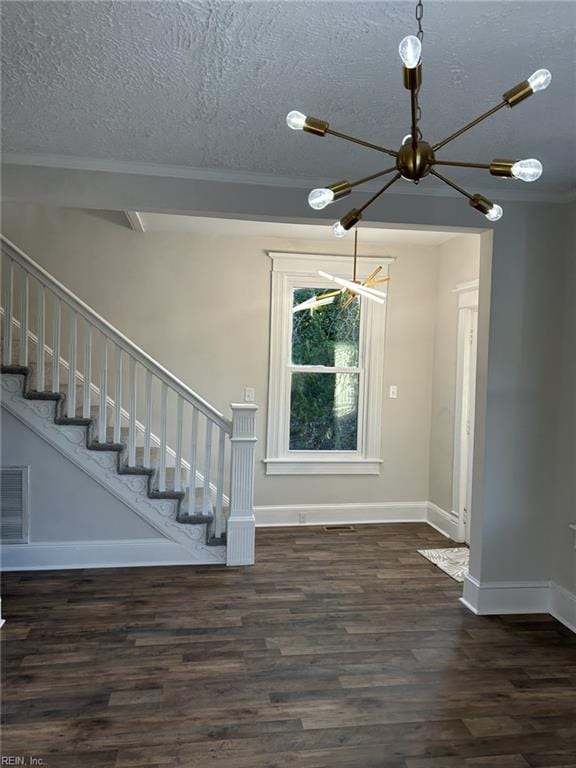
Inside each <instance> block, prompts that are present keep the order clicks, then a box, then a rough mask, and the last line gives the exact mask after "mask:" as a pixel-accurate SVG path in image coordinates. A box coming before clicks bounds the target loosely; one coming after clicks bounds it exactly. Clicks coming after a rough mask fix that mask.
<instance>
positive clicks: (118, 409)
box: [114, 347, 122, 443]
mask: <svg viewBox="0 0 576 768" xmlns="http://www.w3.org/2000/svg"><path fill="white" fill-rule="evenodd" d="M114 373H115V377H116V383H115V387H114V442H115V443H119V442H120V436H121V431H120V427H121V425H122V350H121V349H120V347H116V361H115V366H114Z"/></svg>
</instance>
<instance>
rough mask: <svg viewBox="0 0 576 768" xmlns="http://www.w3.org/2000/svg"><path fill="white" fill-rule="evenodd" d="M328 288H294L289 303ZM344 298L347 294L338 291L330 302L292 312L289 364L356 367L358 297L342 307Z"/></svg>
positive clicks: (304, 299) (307, 297) (358, 323)
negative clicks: (290, 360)
mask: <svg viewBox="0 0 576 768" xmlns="http://www.w3.org/2000/svg"><path fill="white" fill-rule="evenodd" d="M328 290H329V289H327V288H296V289H295V290H294V292H293V304H292V306H293V307H295V306H297V305H298V304H301V303H302V302H303V301H306V299H309V298H311V297H312V296H320V295H321V294H323V293H327V292H328ZM347 298H348V294H338V296H336V298H335V299H334V301H333V302H332V304H326V305H325V306H322V307H319V308H318V309H314V310H310V309H304V310H300V311H299V312H294V313H293V314H292V364H293V365H327V366H330V367H332V366H337V367H349V368H356V367H358V363H359V360H358V349H359V338H360V300H359V299H355V300H354V301H352V302H351V303H350V304H349V305H348V306H347V307H346V308H344V304H345V303H346V301H347Z"/></svg>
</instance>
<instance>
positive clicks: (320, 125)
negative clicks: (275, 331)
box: [286, 0, 552, 237]
mask: <svg viewBox="0 0 576 768" xmlns="http://www.w3.org/2000/svg"><path fill="white" fill-rule="evenodd" d="M422 16H423V4H422V0H419V2H418V3H417V4H416V22H417V34H416V35H409V36H408V37H405V38H404V39H403V40H402V41H401V43H400V45H399V47H398V52H399V54H400V58H401V59H402V63H403V76H404V86H405V88H406V89H407V90H409V91H410V102H411V113H412V121H411V130H410V133H409V134H408V135H407V136H405V137H404V139H403V141H402V146H401V147H400V149H398V150H397V151H394V150H392V149H387V148H386V147H382V146H380V145H378V144H373V143H371V142H369V141H364V140H363V139H357V138H355V137H354V136H348V135H347V134H345V133H341V132H340V131H335V130H333V129H332V128H330V125H329V123H327V122H326V121H325V120H320V119H319V118H317V117H307V116H306V115H303V114H302V113H301V112H297V111H292V112H290V113H289V114H288V116H287V118H286V122H287V124H288V127H289V128H292V129H293V130H299V131H306V132H307V133H312V134H314V135H315V136H326V135H327V134H328V135H330V136H335V137H336V138H339V139H344V140H345V141H350V142H352V143H354V144H359V145H360V146H362V147H368V149H373V150H375V151H376V152H380V153H381V154H384V155H388V156H389V157H392V158H394V165H391V166H390V167H388V168H385V169H384V170H382V171H377V172H376V173H373V174H370V175H369V176H365V177H364V178H361V179H357V180H356V181H348V180H346V179H344V180H342V181H337V182H336V183H334V184H330V185H329V186H327V187H322V188H319V189H313V190H312V191H311V192H310V194H309V196H308V203H309V205H310V207H311V208H314V209H315V210H322V209H323V208H325V207H326V206H327V205H329V204H330V203H332V202H334V201H336V200H339V199H340V198H342V197H345V196H346V195H348V194H350V192H351V190H352V189H353V188H354V187H357V186H360V185H361V184H364V183H366V182H368V181H373V180H374V179H379V178H381V177H382V176H387V175H388V174H393V175H392V177H391V178H390V179H389V180H388V181H387V182H386V183H385V184H384V186H383V187H381V188H380V189H379V190H378V191H377V192H375V194H373V195H372V197H370V198H369V199H368V200H367V201H366V202H365V203H364V205H362V206H360V208H352V210H350V211H348V213H346V214H345V215H344V216H343V217H342V218H341V219H340V220H339V221H337V222H336V223H335V224H334V225H333V227H332V231H333V233H334V234H335V235H336V237H343V236H344V235H345V234H346V232H347V230H349V229H351V228H352V227H354V226H356V225H357V224H358V222H359V221H360V220H361V219H362V216H363V213H364V211H365V210H366V208H368V206H370V205H372V203H373V202H374V201H375V200H377V199H378V198H379V197H380V195H382V194H383V193H384V192H386V190H387V189H389V188H390V187H391V186H392V185H393V184H395V183H396V182H397V181H398V179H400V178H403V179H406V180H407V181H411V182H412V183H414V184H418V183H419V182H420V181H421V179H423V178H424V177H425V176H428V175H430V176H434V177H435V178H437V179H439V180H440V181H442V182H444V184H447V185H448V186H449V187H452V189H454V190H456V192H459V193H460V194H461V195H464V197H467V198H468V201H469V203H470V205H471V206H472V207H473V208H475V209H476V210H478V211H480V212H481V213H483V214H484V215H485V216H486V218H487V219H488V220H489V221H498V219H500V218H501V217H502V208H501V207H500V206H499V205H497V204H496V203H493V202H491V201H490V200H488V199H487V198H486V197H484V196H483V195H481V194H479V193H476V194H470V193H469V192H467V191H466V190H465V189H462V187H460V186H459V185H458V184H456V183H455V182H454V181H452V180H451V179H449V178H447V177H446V176H444V174H442V173H440V171H439V170H438V166H453V167H457V168H480V169H484V170H487V171H490V173H491V174H492V176H499V177H503V178H515V179H520V180H521V181H536V179H538V178H540V176H541V175H542V163H541V162H540V161H539V160H535V159H533V158H531V159H528V160H500V159H497V160H493V161H492V162H491V163H467V162H460V161H456V160H444V159H441V158H438V157H437V156H436V154H437V152H439V151H440V150H441V149H443V147H445V146H446V145H447V144H449V143H450V142H451V141H453V140H454V139H456V138H458V137H459V136H461V135H462V134H463V133H465V132H466V131H469V130H470V129H471V128H474V127H475V126H477V125H478V124H479V123H481V122H482V121H483V120H486V119H487V118H488V117H491V116H492V115H493V114H495V113H496V112H498V111H499V110H500V109H503V108H504V107H510V108H512V107H515V106H516V105H517V104H520V102H521V101H524V99H527V98H528V97H529V96H532V94H533V93H537V92H538V91H542V90H544V89H545V88H547V87H548V86H549V85H550V81H551V79H552V75H551V74H550V72H549V71H548V70H547V69H539V70H538V71H537V72H534V74H533V75H532V76H531V77H529V78H528V79H527V80H524V81H523V82H521V83H519V84H518V85H516V86H514V88H511V89H510V90H509V91H506V93H505V94H504V95H503V96H502V101H501V102H500V103H499V104H497V105H496V106H495V107H492V109H489V110H488V111H487V112H484V113H483V114H481V115H480V116H479V117H477V118H476V119H474V120H472V121H471V122H469V123H467V124H466V125H465V126H464V127H463V128H460V129H459V130H457V131H455V132H454V133H452V134H450V136H447V137H446V138H445V139H442V141H439V142H438V143H437V144H429V143H428V142H427V141H424V140H423V138H422V131H421V130H420V125H419V124H420V118H421V110H420V106H419V103H418V95H419V92H420V86H421V84H422V58H421V57H422V40H423V38H424V32H423V30H422Z"/></svg>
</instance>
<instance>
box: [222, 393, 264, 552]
mask: <svg viewBox="0 0 576 768" xmlns="http://www.w3.org/2000/svg"><path fill="white" fill-rule="evenodd" d="M231 408H232V436H231V438H230V443H231V450H232V453H231V457H230V461H231V478H230V516H229V518H228V525H227V529H226V564H227V565H252V563H253V562H254V550H255V538H256V536H255V533H256V521H255V518H254V452H255V448H256V432H255V420H256V411H257V410H258V406H256V405H252V404H248V403H240V404H233V405H232V406H231Z"/></svg>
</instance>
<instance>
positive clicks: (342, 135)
mask: <svg viewBox="0 0 576 768" xmlns="http://www.w3.org/2000/svg"><path fill="white" fill-rule="evenodd" d="M326 133H329V134H330V136H335V137H336V138H337V139H344V141H351V142H352V143H353V144H360V146H362V147H368V148H369V149H375V150H376V151H377V152H383V153H384V154H385V155H390V157H396V156H397V154H398V153H397V152H394V151H393V150H392V149H387V148H386V147H381V146H379V145H378V144H372V143H371V142H369V141H364V139H357V138H356V137H355V136H348V134H346V133H340V131H335V130H333V129H332V128H327V129H326Z"/></svg>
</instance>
